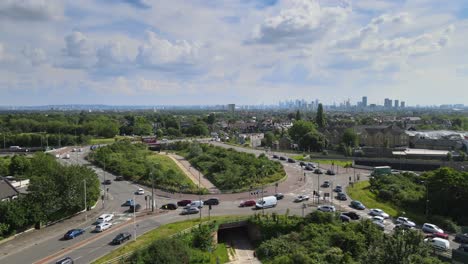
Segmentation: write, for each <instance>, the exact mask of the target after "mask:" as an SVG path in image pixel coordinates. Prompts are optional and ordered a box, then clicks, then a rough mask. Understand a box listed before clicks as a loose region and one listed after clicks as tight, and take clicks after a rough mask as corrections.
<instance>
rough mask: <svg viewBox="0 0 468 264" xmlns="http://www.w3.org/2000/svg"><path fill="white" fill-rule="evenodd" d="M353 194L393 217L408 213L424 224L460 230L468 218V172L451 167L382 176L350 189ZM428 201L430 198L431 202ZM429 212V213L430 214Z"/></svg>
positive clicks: (452, 230) (448, 229)
mask: <svg viewBox="0 0 468 264" xmlns="http://www.w3.org/2000/svg"><path fill="white" fill-rule="evenodd" d="M348 194H349V196H350V197H352V198H353V199H356V200H360V201H361V202H363V203H364V205H366V206H367V207H377V208H380V209H382V210H384V211H386V212H387V213H389V214H390V215H392V216H400V215H403V212H405V215H406V216H409V217H411V218H413V219H414V220H416V221H418V222H419V224H422V223H423V221H428V222H432V223H434V224H437V225H438V226H440V227H441V228H442V229H444V230H447V231H448V232H458V231H460V227H459V225H463V224H464V223H466V222H467V221H468V204H467V203H466V201H468V173H467V172H459V171H456V170H453V169H450V168H441V169H438V170H435V171H431V172H426V173H424V174H422V175H421V176H417V175H414V174H411V173H401V174H392V175H382V176H378V177H374V178H372V179H371V180H370V181H369V182H361V183H357V184H355V185H354V187H350V188H348ZM426 200H429V202H427V201H426ZM426 213H427V215H426Z"/></svg>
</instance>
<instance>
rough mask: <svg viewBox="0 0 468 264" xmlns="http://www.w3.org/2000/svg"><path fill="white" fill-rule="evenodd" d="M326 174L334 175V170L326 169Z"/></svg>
mask: <svg viewBox="0 0 468 264" xmlns="http://www.w3.org/2000/svg"><path fill="white" fill-rule="evenodd" d="M327 175H335V172H334V171H332V170H327Z"/></svg>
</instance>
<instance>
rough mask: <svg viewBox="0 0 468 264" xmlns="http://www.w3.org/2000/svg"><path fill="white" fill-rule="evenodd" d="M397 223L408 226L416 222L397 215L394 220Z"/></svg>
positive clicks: (413, 225)
mask: <svg viewBox="0 0 468 264" xmlns="http://www.w3.org/2000/svg"><path fill="white" fill-rule="evenodd" d="M395 222H396V223H397V224H402V225H406V226H409V227H415V226H416V224H415V223H414V222H412V221H410V220H409V219H408V218H407V217H401V216H400V217H398V218H397V219H396V221H395Z"/></svg>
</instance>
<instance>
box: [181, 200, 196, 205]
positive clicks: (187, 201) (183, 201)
mask: <svg viewBox="0 0 468 264" xmlns="http://www.w3.org/2000/svg"><path fill="white" fill-rule="evenodd" d="M191 203H192V201H191V200H181V201H178V202H177V205H178V206H187V205H188V204H191Z"/></svg>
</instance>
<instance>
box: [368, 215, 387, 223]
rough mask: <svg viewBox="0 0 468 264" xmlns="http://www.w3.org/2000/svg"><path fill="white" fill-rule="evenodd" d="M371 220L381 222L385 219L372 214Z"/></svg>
mask: <svg viewBox="0 0 468 264" xmlns="http://www.w3.org/2000/svg"><path fill="white" fill-rule="evenodd" d="M371 220H372V221H373V222H379V223H382V224H383V222H384V221H385V219H384V218H383V217H382V216H379V215H374V216H373V217H372V218H371Z"/></svg>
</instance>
